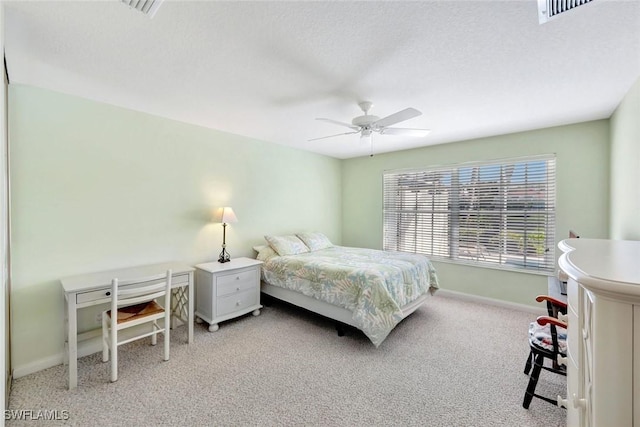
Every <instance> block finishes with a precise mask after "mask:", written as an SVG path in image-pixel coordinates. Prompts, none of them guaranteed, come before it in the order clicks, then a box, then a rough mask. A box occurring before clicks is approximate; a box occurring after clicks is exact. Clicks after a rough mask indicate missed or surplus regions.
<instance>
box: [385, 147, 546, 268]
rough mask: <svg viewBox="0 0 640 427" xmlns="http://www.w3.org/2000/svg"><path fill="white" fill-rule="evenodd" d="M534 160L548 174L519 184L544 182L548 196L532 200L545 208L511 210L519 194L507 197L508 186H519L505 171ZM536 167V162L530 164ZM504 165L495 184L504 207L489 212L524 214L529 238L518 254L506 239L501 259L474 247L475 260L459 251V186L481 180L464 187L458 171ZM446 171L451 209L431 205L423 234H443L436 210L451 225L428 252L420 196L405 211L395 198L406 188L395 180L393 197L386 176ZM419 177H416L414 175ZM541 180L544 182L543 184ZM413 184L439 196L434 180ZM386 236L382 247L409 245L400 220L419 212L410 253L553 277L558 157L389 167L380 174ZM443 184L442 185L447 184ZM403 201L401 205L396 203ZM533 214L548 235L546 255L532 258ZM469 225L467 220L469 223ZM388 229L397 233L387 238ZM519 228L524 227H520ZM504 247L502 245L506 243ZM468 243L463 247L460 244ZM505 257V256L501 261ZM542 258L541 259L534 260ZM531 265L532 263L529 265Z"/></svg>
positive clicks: (524, 228) (529, 186) (504, 228)
mask: <svg viewBox="0 0 640 427" xmlns="http://www.w3.org/2000/svg"><path fill="white" fill-rule="evenodd" d="M536 162H545V167H544V173H538V174H537V175H534V176H532V177H529V176H527V175H525V181H524V183H523V184H520V185H521V187H522V188H525V189H528V190H530V189H532V188H536V187H538V188H539V187H540V185H542V186H543V188H544V190H545V194H544V196H541V197H539V198H535V197H534V198H532V199H531V200H533V201H538V202H540V201H542V202H543V204H542V208H540V207H539V206H538V207H537V208H534V207H532V206H533V205H532V206H524V207H522V208H520V209H513V208H511V209H510V208H509V201H512V203H513V202H515V201H517V196H515V195H514V197H513V198H511V199H508V196H507V192H508V191H509V190H510V189H513V188H514V187H515V184H514V183H513V182H512V181H511V179H512V178H514V177H513V175H510V176H509V178H508V179H509V181H505V180H504V179H505V177H504V176H503V175H504V170H505V169H506V168H508V167H512V168H516V167H518V166H522V165H525V164H526V165H527V167H530V165H531V164H532V163H536ZM531 166H532V165H531ZM483 167H484V168H500V169H499V170H500V180H499V181H498V183H499V185H497V187H496V188H497V190H498V191H499V194H501V195H502V196H500V197H503V198H504V205H503V206H502V207H500V208H499V209H488V210H487V212H489V211H491V214H492V215H494V216H495V218H508V217H510V216H511V217H513V218H519V217H518V215H520V216H521V219H520V221H521V222H522V230H521V232H522V233H523V235H524V239H525V244H524V249H523V252H522V254H518V253H516V252H514V251H513V250H512V249H513V248H511V249H509V244H508V243H506V238H505V243H504V244H502V243H501V244H500V245H499V250H498V260H497V261H496V260H493V259H491V260H487V259H486V258H485V260H481V259H480V256H479V255H478V253H479V249H478V248H476V251H477V253H476V255H475V259H473V258H474V256H470V255H467V256H466V257H465V255H462V257H461V252H460V245H459V244H460V243H464V242H463V240H462V238H461V237H460V233H461V231H462V230H463V229H464V227H463V226H461V224H460V221H461V220H462V216H461V214H460V213H461V211H462V207H463V202H462V201H461V200H460V194H461V190H462V189H463V188H466V189H469V188H474V189H477V188H480V187H481V180H478V181H477V182H476V183H475V187H471V186H470V184H468V183H467V184H466V186H467V187H464V185H463V184H461V182H460V175H462V174H461V171H467V170H469V169H474V168H475V169H477V171H478V172H477V173H478V174H480V173H481V172H480V171H481V168H483ZM430 173H432V174H434V175H437V174H446V173H450V174H451V177H450V184H449V188H450V191H449V192H448V194H447V196H446V199H445V200H446V204H447V209H446V210H445V211H437V210H436V209H432V210H431V218H432V221H431V222H432V224H431V225H430V226H429V227H426V228H425V230H427V231H426V232H422V233H423V234H428V235H429V236H431V239H432V240H433V239H434V238H435V237H434V236H437V235H438V233H437V231H438V229H439V231H440V232H442V229H443V228H445V227H444V226H443V225H441V226H440V227H437V225H434V222H435V221H434V220H433V218H434V217H435V216H436V212H441V214H446V216H447V219H446V228H447V232H446V235H445V234H441V235H442V236H446V237H443V238H444V239H446V240H447V243H446V244H445V245H444V246H443V245H442V243H440V244H439V246H438V247H436V245H434V244H433V243H432V244H431V247H430V250H429V251H427V250H426V249H425V248H424V242H425V241H424V240H421V239H422V237H417V236H418V227H419V226H418V216H419V214H420V212H421V209H420V208H419V206H420V205H419V202H418V201H417V198H418V195H416V208H415V211H414V212H413V213H412V212H411V210H410V209H409V210H405V209H403V208H404V205H403V204H402V203H404V202H402V201H401V202H398V201H397V199H398V198H400V197H402V196H401V195H400V193H401V192H402V189H401V188H400V186H399V185H398V184H397V182H396V186H395V187H393V186H391V191H394V189H395V191H396V194H395V195H393V194H392V195H391V196H388V194H387V192H388V191H390V186H389V184H388V182H387V179H388V178H389V177H391V179H395V180H396V181H398V180H399V179H400V176H401V175H403V174H406V175H410V174H422V175H423V176H425V177H426V176H428V174H430ZM536 177H538V178H543V180H542V181H535V178H536ZM414 178H415V177H414ZM541 183H542V184H541ZM409 185H416V186H417V187H420V189H421V190H417V191H416V192H419V191H428V190H427V189H428V188H431V190H432V191H433V194H436V192H437V191H436V190H437V189H438V188H439V187H437V186H436V185H435V184H434V185H433V187H429V186H428V185H426V186H425V184H420V183H419V182H418V180H417V179H415V180H414V181H413V182H412V183H411V182H410V183H409ZM382 187H383V188H382V198H383V200H382V217H383V218H382V228H383V230H382V234H383V235H382V240H383V249H384V250H398V248H399V247H402V246H405V245H406V243H400V242H401V241H403V242H404V241H405V240H407V239H406V237H404V236H402V231H403V230H401V228H402V226H401V222H402V219H401V218H402V215H407V216H408V217H409V218H410V217H411V215H415V219H414V221H415V223H416V225H415V227H416V231H415V236H413V237H412V238H411V236H410V238H409V239H408V241H409V242H411V241H412V239H413V240H414V241H415V242H414V245H413V246H414V248H413V251H411V250H410V251H409V252H413V253H422V254H425V255H426V256H428V257H430V259H432V260H433V261H438V262H446V263H453V264H461V265H470V266H475V267H482V268H490V269H498V270H503V271H515V272H521V273H528V274H538V275H546V276H548V275H552V274H554V271H555V263H556V260H555V235H556V206H557V205H556V199H557V160H556V155H555V154H542V155H532V156H523V157H517V158H506V159H494V160H483V161H473V162H465V163H455V164H450V165H439V166H425V167H419V168H410V169H393V170H385V171H383V174H382ZM443 188H444V187H443ZM404 191H405V192H406V191H407V190H406V188H405V189H404ZM394 196H395V197H396V199H393V197H394ZM430 197H431V200H432V203H435V197H436V196H435V195H434V196H430ZM389 199H392V200H394V202H393V203H391V204H392V206H388V200H389ZM398 203H399V204H398ZM399 206H401V208H399ZM421 207H422V210H425V209H424V206H421ZM466 212H467V214H471V215H473V214H476V215H477V216H478V217H479V216H480V214H481V213H482V209H481V208H480V207H477V208H476V210H475V211H473V210H467V211H466ZM532 213H535V214H537V215H541V217H542V220H540V219H538V220H537V221H540V222H541V223H542V224H543V227H542V228H543V230H544V236H543V240H542V242H543V243H542V244H540V243H539V246H541V249H542V254H538V255H537V257H535V256H533V255H529V254H528V253H527V250H528V249H527V248H528V246H527V243H526V242H527V238H526V236H527V235H532V231H533V230H534V229H535V227H536V225H537V224H536V223H535V222H534V223H531V224H529V225H527V221H528V218H529V216H530V215H531V214H532ZM393 217H395V218H396V224H395V225H394V224H388V222H393V220H392V219H391V218H393ZM492 218H493V217H492ZM476 221H477V228H478V229H479V230H480V229H482V227H481V226H486V224H483V223H482V220H480V219H477V220H476ZM466 225H467V226H468V224H466ZM537 226H538V230H536V232H537V234H538V235H539V234H540V231H539V227H540V226H539V225H537ZM507 227H509V225H508V223H507V222H506V221H505V223H504V225H499V226H498V227H496V228H494V229H490V228H487V229H482V230H483V231H488V232H493V233H496V235H500V234H501V233H504V234H505V235H506V234H507V232H508V231H513V229H512V228H511V229H509V228H507ZM389 230H391V232H395V234H394V235H393V236H391V237H388V233H389V232H390V231H389ZM518 231H520V230H518ZM527 231H529V233H527ZM407 233H408V232H407V231H405V234H407ZM418 240H420V242H418ZM420 244H422V245H423V246H422V249H418V247H419V245H420ZM409 245H411V243H409ZM502 245H504V246H502ZM462 247H464V246H462ZM443 248H446V250H445V252H448V253H447V255H442V250H443ZM401 249H404V250H405V251H407V250H406V248H404V247H402V248H401ZM438 250H440V252H441V254H437V253H436V254H434V251H435V252H437V251H438ZM482 257H483V258H484V256H483V255H482ZM520 257H521V259H522V260H521V261H520ZM503 258H504V260H503ZM536 260H538V261H536ZM518 263H521V265H517V264H518ZM527 264H529V265H527Z"/></svg>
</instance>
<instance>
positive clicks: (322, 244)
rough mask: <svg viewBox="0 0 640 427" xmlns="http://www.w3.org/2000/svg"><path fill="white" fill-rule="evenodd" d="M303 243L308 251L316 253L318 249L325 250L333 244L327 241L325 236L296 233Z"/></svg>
mask: <svg viewBox="0 0 640 427" xmlns="http://www.w3.org/2000/svg"><path fill="white" fill-rule="evenodd" d="M296 236H298V237H299V238H300V240H302V241H303V242H304V244H305V245H307V247H308V248H309V250H311V251H312V252H313V251H318V250H320V249H326V248H330V247H332V246H333V243H331V241H330V240H329V238H328V237H327V236H325V235H324V234H322V233H317V232H315V233H312V232H307V233H298V234H296Z"/></svg>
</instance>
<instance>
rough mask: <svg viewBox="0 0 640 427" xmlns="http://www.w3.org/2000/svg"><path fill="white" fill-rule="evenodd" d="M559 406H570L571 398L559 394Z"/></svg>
mask: <svg viewBox="0 0 640 427" xmlns="http://www.w3.org/2000/svg"><path fill="white" fill-rule="evenodd" d="M557 402H558V406H559V407H560V408H568V407H569V399H563V398H562V396H560V395H558V400H557Z"/></svg>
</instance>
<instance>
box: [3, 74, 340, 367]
mask: <svg viewBox="0 0 640 427" xmlns="http://www.w3.org/2000/svg"><path fill="white" fill-rule="evenodd" d="M9 123H10V125H11V135H10V153H11V162H12V164H11V209H12V210H11V214H12V229H13V235H12V268H13V282H12V307H13V310H14V319H13V362H14V366H15V368H16V376H19V375H21V374H24V373H28V372H30V371H33V370H37V369H41V368H43V367H46V366H47V365H54V364H56V363H59V362H60V361H61V360H62V359H61V354H62V350H63V319H64V317H63V306H64V305H63V294H62V290H61V287H60V284H59V282H58V279H59V278H60V277H65V276H68V275H75V274H81V273H84V272H91V271H101V270H106V269H112V268H119V267H125V266H135V265H141V264H147V263H154V262H162V261H167V260H177V261H184V262H187V263H191V264H196V263H200V262H205V261H212V260H215V259H217V255H218V253H219V252H220V250H221V247H220V245H221V242H222V226H221V225H220V224H216V223H212V222H211V217H212V213H213V212H214V211H215V210H216V208H219V207H222V206H232V207H233V209H234V211H235V212H236V214H237V216H238V219H239V222H238V223H235V224H231V225H230V226H229V227H227V249H228V251H229V252H230V253H231V256H232V257H238V256H251V257H253V256H255V254H254V252H253V250H252V249H251V247H252V246H253V245H256V244H261V243H264V239H263V235H264V234H267V233H274V234H277V233H291V232H296V231H302V230H318V231H324V232H325V233H327V235H328V236H329V237H330V238H331V239H332V240H334V241H335V242H336V243H340V237H341V213H342V206H341V170H340V162H339V160H337V159H333V158H329V157H325V156H321V155H317V154H313V153H309V152H305V151H301V150H295V149H292V148H289V147H285V146H282V145H277V144H272V143H267V142H261V141H256V140H251V139H248V138H245V137H240V136H236V135H231V134H226V133H223V132H218V131H214V130H211V129H205V128H202V127H198V126H194V125H188V124H185V123H180V122H176V121H172V120H168V119H163V118H159V117H155V116H151V115H148V114H143V113H139V112H135V111H131V110H126V109H123V108H118V107H114V106H110V105H105V104H101V103H97V102H93V101H88V100H85V99H80V98H77V97H73V96H69V95H63V94H60V93H55V92H50V91H47V90H43V89H38V88H33V87H27V86H16V85H11V86H10V88H9ZM97 311H98V309H96V310H95V312H97ZM95 326H98V325H97V324H96V323H95V313H93V312H92V311H91V310H86V311H85V314H84V316H82V317H81V318H80V322H79V329H80V330H86V329H90V328H93V327H95Z"/></svg>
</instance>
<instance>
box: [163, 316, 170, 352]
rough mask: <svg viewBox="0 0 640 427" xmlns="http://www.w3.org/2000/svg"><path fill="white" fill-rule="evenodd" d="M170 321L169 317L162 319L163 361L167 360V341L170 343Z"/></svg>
mask: <svg viewBox="0 0 640 427" xmlns="http://www.w3.org/2000/svg"><path fill="white" fill-rule="evenodd" d="M170 326H171V320H170V317H169V316H165V318H164V360H165V361H166V360H169V341H170Z"/></svg>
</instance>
